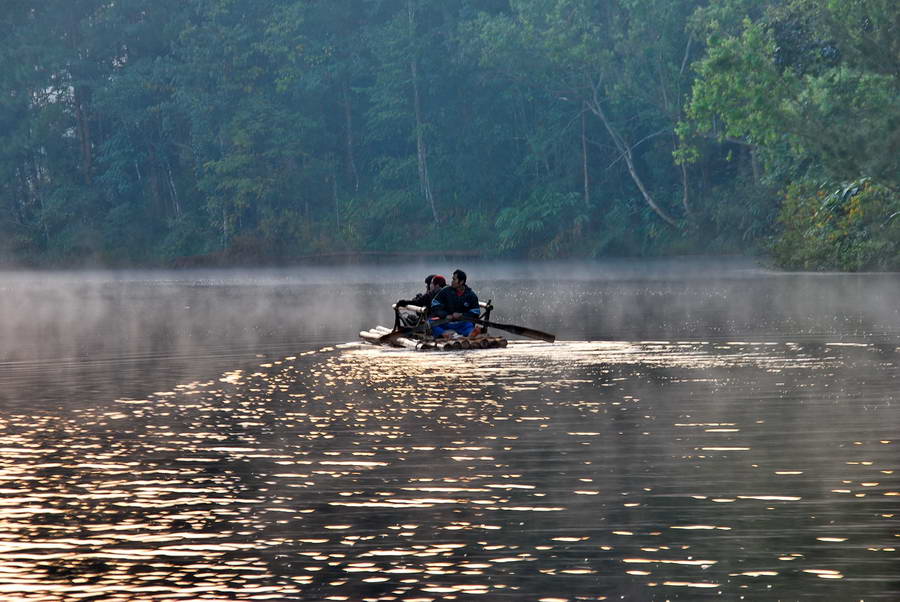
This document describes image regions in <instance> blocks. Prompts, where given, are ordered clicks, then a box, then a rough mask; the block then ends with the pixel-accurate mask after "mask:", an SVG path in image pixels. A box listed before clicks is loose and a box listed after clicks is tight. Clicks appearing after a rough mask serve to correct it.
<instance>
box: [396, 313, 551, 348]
mask: <svg viewBox="0 0 900 602" xmlns="http://www.w3.org/2000/svg"><path fill="white" fill-rule="evenodd" d="M460 320H461V321H463V322H475V323H476V324H481V325H482V326H487V327H488V328H496V329H497V330H505V331H506V332H511V333H513V334H517V335H519V336H523V337H528V338H529V339H539V340H541V341H547V342H548V343H553V342H555V341H556V335H555V334H550V333H549V332H541V331H540V330H535V329H534V328H527V327H525V326H517V325H516V324H500V323H498V322H488V321H487V320H482V319H480V318H472V317H469V316H465V317H463V318H460ZM452 321H453V320H451V319H449V318H444V319H443V320H435V321H434V322H431V326H437V325H439V324H445V323H447V322H452ZM412 331H413V329H412V328H401V329H400V330H395V331H394V332H389V333H387V334H386V335H382V336H381V337H380V338H379V339H378V342H379V343H388V342H390V340H391V339H392V338H394V337H399V336H403V335H406V334H409V333H411V332H412Z"/></svg>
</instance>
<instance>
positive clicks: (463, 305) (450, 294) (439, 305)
mask: <svg viewBox="0 0 900 602" xmlns="http://www.w3.org/2000/svg"><path fill="white" fill-rule="evenodd" d="M457 312H459V313H461V314H463V317H462V319H463V320H465V319H466V318H467V317H469V318H477V317H478V316H480V315H481V307H480V306H479V305H478V296H477V295H476V294H475V291H473V290H472V289H470V288H469V287H468V286H467V287H466V288H465V290H463V292H462V294H461V295H460V294H458V293H457V292H456V289H455V288H453V287H452V286H445V287H444V288H442V289H441V290H440V291H438V294H437V295H435V296H434V299H433V300H432V301H431V315H432V317H436V318H440V319H443V318H446V317H447V316H448V315H450V314H453V313H457Z"/></svg>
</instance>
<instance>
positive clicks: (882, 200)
mask: <svg viewBox="0 0 900 602" xmlns="http://www.w3.org/2000/svg"><path fill="white" fill-rule="evenodd" d="M898 217H900V195H897V194H896V193H895V192H893V191H891V190H890V189H888V188H886V187H885V186H881V185H878V184H875V183H873V182H872V181H871V180H870V179H869V178H862V179H860V180H856V181H854V182H850V183H847V184H842V185H840V186H836V185H833V184H832V185H831V186H826V185H815V184H812V183H811V182H805V181H801V182H796V183H793V184H791V185H790V186H789V187H788V189H787V191H786V192H785V198H784V205H783V206H782V209H781V213H780V216H779V219H780V221H781V223H782V225H783V227H784V233H783V235H782V236H781V237H780V238H779V239H778V240H777V241H776V242H775V244H774V246H773V255H774V258H775V260H776V261H777V262H778V263H779V265H781V266H783V267H786V268H791V269H804V270H806V269H834V270H852V271H856V270H896V269H900V219H898Z"/></svg>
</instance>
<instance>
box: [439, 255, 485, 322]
mask: <svg viewBox="0 0 900 602" xmlns="http://www.w3.org/2000/svg"><path fill="white" fill-rule="evenodd" d="M480 315H481V307H480V306H479V305H478V296H477V295H476V294H475V291H473V290H472V289H470V288H469V287H468V286H466V273H465V272H463V271H462V270H455V271H454V272H453V278H452V280H451V281H450V286H446V287H444V288H442V289H441V290H440V292H438V294H437V295H435V296H434V299H433V300H432V301H431V320H432V321H433V322H435V321H438V320H443V319H448V320H450V321H449V322H444V323H443V324H435V325H432V327H431V334H433V335H434V337H435V338H438V337H444V338H451V337H453V336H454V334H456V335H458V336H464V337H467V336H470V335H477V334H478V333H479V332H480V329H476V327H475V324H474V323H473V322H471V321H470V320H471V319H472V318H478V317H479V316H480ZM466 318H469V319H470V320H467V319H466Z"/></svg>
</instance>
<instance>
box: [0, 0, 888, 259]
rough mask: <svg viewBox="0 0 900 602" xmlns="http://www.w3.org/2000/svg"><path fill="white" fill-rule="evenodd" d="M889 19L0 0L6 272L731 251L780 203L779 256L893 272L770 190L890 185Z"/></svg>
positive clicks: (770, 218)
mask: <svg viewBox="0 0 900 602" xmlns="http://www.w3.org/2000/svg"><path fill="white" fill-rule="evenodd" d="M897 15H898V11H897V7H896V2H892V1H890V0H854V1H853V2H840V1H839V0H827V1H825V2H817V1H815V0H786V1H781V0H779V1H775V0H771V1H770V2H756V1H754V0H722V1H721V2H709V1H708V0H609V1H603V2H600V1H599V0H456V1H454V2H447V1H446V0H378V1H374V2H373V1H371V0H331V1H329V2H301V1H298V0H260V1H258V2H257V1H254V2H249V1H237V0H192V1H191V2H184V1H183V0H155V1H154V2H152V3H148V2H146V1H145V0H117V1H116V2H107V1H104V0H44V1H43V2H39V3H34V2H22V1H18V0H16V1H10V2H7V3H5V4H4V5H3V8H2V9H0V60H2V61H3V64H4V66H5V67H4V69H3V70H0V90H2V91H3V93H2V94H0V240H2V242H0V254H2V258H3V259H4V260H7V261H22V260H25V261H36V262H41V261H43V262H46V263H56V262H59V263H62V262H70V263H74V264H78V263H81V262H84V261H91V262H94V261H96V262H105V263H114V264H126V263H127V264H145V265H155V264H159V263H166V262H171V263H175V264H178V265H191V264H192V262H194V261H197V262H202V261H220V262H228V261H244V262H249V261H282V260H290V259H291V258H292V257H298V256H307V255H310V254H316V253H329V252H335V251H338V252H340V251H348V252H353V251H378V250H386V251H398V250H402V251H434V250H474V249H477V250H479V251H482V252H483V253H485V254H488V255H492V254H498V255H500V254H502V255H512V256H528V257H557V256H576V255H577V256H588V257H598V256H603V255H626V254H631V255H635V254H638V255H641V254H664V253H672V252H676V253H691V252H711V251H712V252H718V251H727V252H732V251H735V250H747V249H753V248H756V247H758V246H759V245H760V244H761V242H763V241H767V240H769V238H770V237H771V236H773V228H774V224H775V218H776V215H777V214H778V211H779V207H780V205H781V204H782V201H783V202H784V205H785V211H783V212H782V213H781V215H782V217H781V219H782V222H781V223H782V226H783V233H784V234H783V235H782V236H783V241H782V242H783V243H784V244H781V245H780V246H778V245H776V247H775V248H776V249H778V253H779V257H783V258H785V259H783V262H784V263H785V264H791V265H799V263H796V262H797V261H800V260H798V259H792V258H796V257H800V256H801V255H803V253H807V254H808V255H809V258H808V259H804V260H803V261H801V263H803V265H808V266H809V267H815V266H816V265H819V264H817V263H816V262H817V261H820V262H822V263H821V265H830V266H842V267H844V268H847V269H853V268H855V267H865V266H886V265H893V264H892V263H891V262H892V259H891V257H892V256H891V253H894V251H893V250H892V249H893V247H891V246H890V245H889V244H887V243H886V242H885V241H889V240H893V239H891V238H890V237H889V236H887V234H886V233H887V232H890V231H892V228H893V227H894V226H893V223H894V222H895V221H900V220H897V219H894V220H892V221H888V225H887V226H884V227H883V228H882V229H878V227H876V225H875V224H874V223H873V224H867V225H866V226H865V228H864V231H865V232H866V233H867V234H866V235H865V236H863V235H862V234H859V233H856V234H853V232H855V230H853V228H851V227H849V226H848V229H847V234H846V235H841V236H840V237H837V238H829V237H828V236H812V237H810V236H806V233H807V232H808V231H809V227H808V226H804V225H803V224H805V223H806V222H805V221H804V220H805V219H806V213H804V212H803V211H800V210H799V209H798V207H800V206H801V205H802V203H801V202H800V200H799V199H801V198H806V197H805V196H804V195H803V194H800V193H799V192H798V193H796V194H795V193H790V194H788V195H787V197H785V198H784V199H782V198H780V197H779V196H778V195H776V194H774V193H773V192H772V191H773V190H779V189H787V190H794V189H793V188H790V184H791V183H792V182H800V183H801V184H802V183H803V182H808V181H823V180H824V181H858V180H860V179H861V178H870V179H871V181H872V182H878V183H879V184H880V186H881V187H880V188H878V190H882V191H883V194H885V195H888V196H889V197H890V195H892V194H894V195H895V194H896V191H897V190H898V188H900V182H898V180H897V178H898V177H900V176H898V174H900V169H898V159H897V158H898V157H900V152H898V151H900V133H898V132H900V103H897V98H898V96H900V94H898V92H900V90H898V74H900V66H898V61H900V58H898V57H900V42H898V39H900V38H898V36H897V35H896V24H897ZM797 185H798V186H799V185H800V184H797ZM804 185H805V184H804ZM891 191H894V192H891ZM804 194H805V193H804ZM810 194H812V195H814V194H815V193H814V192H811V193H810ZM861 194H863V193H861ZM865 194H870V193H865ZM865 194H864V195H863V199H864V200H865V202H866V206H867V207H868V205H869V204H872V206H873V207H875V205H877V203H875V201H874V200H871V199H869V197H868V196H865ZM871 194H874V193H871ZM879 194H882V193H879ZM872 198H873V199H874V198H875V197H872ZM879 198H881V197H879ZM885 198H887V197H885ZM890 198H893V197H890ZM891 202H893V201H891ZM884 203H886V205H885V207H886V208H885V209H884V210H885V211H887V210H888V209H890V208H891V207H893V205H890V203H889V202H888V200H885V201H884ZM788 208H793V209H791V210H788ZM867 211H868V209H867ZM873 211H874V209H873ZM879 211H880V210H879ZM876 213H877V211H876ZM867 215H868V213H867ZM835 219H837V218H835ZM873 219H874V218H873ZM791 220H797V224H793V223H792V222H791ZM838 221H840V220H838ZM854 224H856V223H855V222H854ZM856 225H858V224H856ZM835 227H837V226H835ZM854 227H856V226H854ZM798 232H799V233H803V236H800V234H798ZM854 236H855V237H856V238H854ZM813 240H815V241H819V242H816V243H815V244H813V243H812V242H811V241H813ZM848 240H852V241H854V242H852V244H851V243H850V242H847V241H848ZM791 241H793V242H791ZM779 244H780V243H779ZM815 245H823V246H822V248H821V249H820V250H819V251H816V252H812V251H810V249H812V248H813V247H815ZM828 245H833V246H835V247H836V248H837V247H840V248H841V249H852V251H850V250H845V251H834V249H832V250H831V251H829V252H833V253H836V255H835V254H833V255H828V253H827V252H826V250H825V249H826V247H827V246H828ZM841 245H843V246H841ZM816 248H818V247H816ZM851 255H852V256H853V257H856V259H854V260H852V261H851V260H849V259H847V258H848V257H850V256H851ZM192 257H193V258H194V259H191V258H192ZM838 259H840V261H839V260H838ZM791 262H794V263H791Z"/></svg>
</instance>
